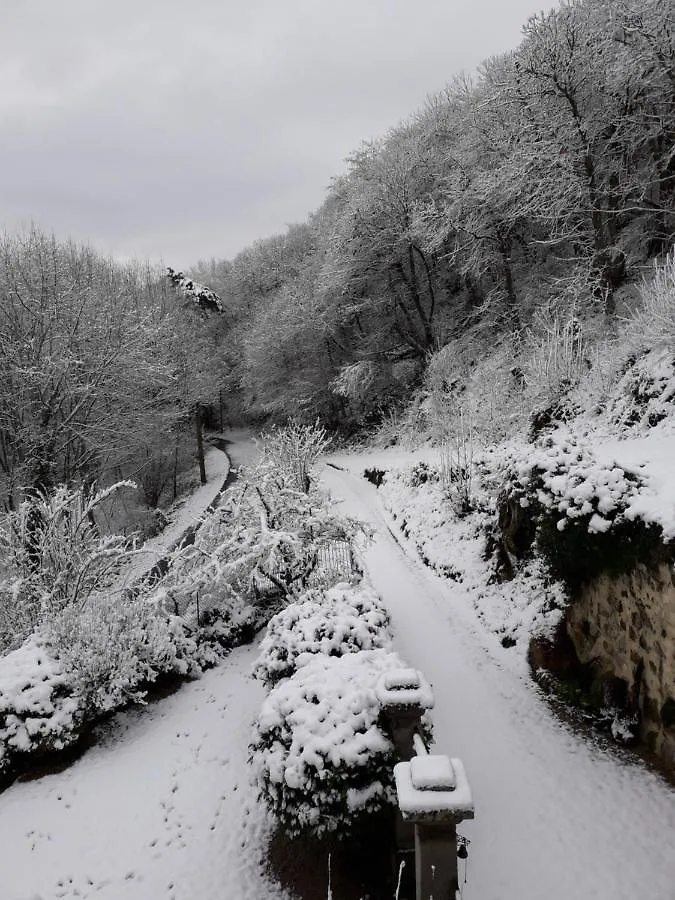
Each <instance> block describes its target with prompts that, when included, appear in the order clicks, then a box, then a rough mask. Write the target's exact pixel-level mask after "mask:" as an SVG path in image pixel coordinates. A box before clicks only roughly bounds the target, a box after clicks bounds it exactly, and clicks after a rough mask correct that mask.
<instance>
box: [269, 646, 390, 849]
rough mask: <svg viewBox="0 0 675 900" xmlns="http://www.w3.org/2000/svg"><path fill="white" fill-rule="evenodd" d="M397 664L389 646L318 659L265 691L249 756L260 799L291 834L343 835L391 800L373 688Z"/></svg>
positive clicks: (385, 744)
mask: <svg viewBox="0 0 675 900" xmlns="http://www.w3.org/2000/svg"><path fill="white" fill-rule="evenodd" d="M401 667H402V662H401V660H400V658H399V657H398V656H397V655H396V654H394V653H390V652H387V651H386V650H369V651H363V652H361V653H348V654H347V655H345V656H340V657H332V656H317V657H316V659H314V660H313V661H312V662H310V663H308V664H307V665H305V666H303V667H302V668H300V669H298V670H297V671H296V673H295V674H294V675H293V676H292V677H291V678H288V679H286V680H284V681H282V682H280V683H279V684H278V685H277V686H276V687H275V688H274V689H273V690H272V691H271V692H270V694H269V695H268V697H267V699H266V700H265V702H264V703H263V707H262V710H261V712H260V717H259V720H258V723H257V725H256V730H255V734H254V738H253V741H252V743H251V755H252V761H253V763H254V765H255V766H256V769H257V775H258V784H259V787H260V793H261V796H262V798H263V799H264V800H265V802H266V803H267V805H268V807H269V808H270V810H271V811H272V812H273V813H274V815H275V816H276V817H277V819H278V821H279V823H280V824H281V826H282V827H283V829H284V830H285V831H286V832H287V833H288V834H289V835H290V836H291V837H297V836H299V835H302V834H312V835H315V836H317V837H321V836H322V835H325V834H333V835H335V836H337V837H339V838H342V837H345V836H347V835H349V833H350V832H351V830H352V829H353V828H354V826H355V825H356V824H357V823H358V822H359V821H360V820H361V819H362V818H363V817H364V816H365V815H367V814H371V813H374V812H377V811H378V810H381V809H382V808H384V807H385V806H387V805H388V804H391V803H393V802H394V801H395V791H394V787H393V765H394V762H395V756H394V749H393V745H392V742H391V740H390V738H389V737H388V735H387V734H386V732H385V730H384V729H383V727H382V725H381V724H380V707H379V702H378V699H377V696H376V693H375V687H376V684H377V681H378V679H379V677H380V675H381V674H382V672H384V671H386V670H387V669H392V668H401Z"/></svg>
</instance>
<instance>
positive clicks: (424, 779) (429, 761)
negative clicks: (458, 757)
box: [410, 753, 457, 791]
mask: <svg viewBox="0 0 675 900" xmlns="http://www.w3.org/2000/svg"><path fill="white" fill-rule="evenodd" d="M410 783H411V784H412V786H413V787H414V788H415V790H416V791H423V790H430V791H443V790H444V791H453V790H454V789H455V788H456V787H457V777H456V775H455V770H454V768H453V766H452V763H451V762H450V757H449V756H443V755H442V754H439V753H427V754H425V755H422V756H413V758H412V759H411V760H410Z"/></svg>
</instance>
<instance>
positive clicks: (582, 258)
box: [0, 0, 675, 508]
mask: <svg viewBox="0 0 675 900" xmlns="http://www.w3.org/2000/svg"><path fill="white" fill-rule="evenodd" d="M673 11H674V10H673V3H672V0H647V2H641V3H637V2H636V0H577V2H572V3H565V4H563V5H561V6H559V7H558V8H557V9H555V10H553V11H551V12H549V13H542V14H539V15H537V16H534V17H533V18H531V19H530V20H529V21H528V22H527V23H526V24H525V26H524V28H523V38H522V41H521V43H520V45H519V46H518V47H517V48H516V49H515V50H513V51H512V52H510V53H507V54H505V55H503V56H500V57H495V58H491V59H488V60H486V61H485V62H484V63H483V64H482V66H481V67H480V70H479V72H478V73H477V74H476V76H475V77H468V76H466V77H465V76H458V77H456V78H455V79H454V80H453V81H452V82H450V83H449V84H448V86H447V87H446V88H445V89H444V90H442V91H441V92H440V93H438V94H435V95H433V96H430V97H429V99H428V102H427V103H426V104H425V106H424V108H423V109H420V110H418V111H417V112H415V113H413V114H412V115H411V116H410V118H409V119H408V120H407V121H405V122H403V123H401V124H399V125H398V126H396V127H394V128H392V130H391V131H390V132H389V133H387V134H386V135H385V136H384V137H382V139H380V140H378V141H375V142H372V143H368V144H364V145H362V146H361V147H360V148H358V149H357V150H356V151H355V152H354V153H353V154H352V155H351V156H350V157H349V158H348V160H347V165H346V169H345V171H344V172H343V173H342V174H341V175H338V176H337V177H336V178H335V179H334V181H333V182H332V184H331V185H330V187H329V189H328V190H327V193H326V196H325V199H324V201H323V203H322V204H321V206H320V207H319V208H318V209H317V210H316V211H315V212H314V213H312V214H311V215H310V216H309V217H308V219H307V220H306V221H305V222H302V223H298V224H295V225H292V226H290V227H289V228H288V230H287V231H286V233H284V234H280V235H277V236H274V237H271V238H267V239H264V240H260V241H258V242H256V243H254V244H253V245H252V246H250V247H247V248H246V249H244V250H243V251H242V252H240V253H239V254H238V255H237V256H236V257H235V258H234V259H232V260H211V261H209V262H200V263H198V264H197V265H196V266H195V267H194V268H193V270H192V271H191V272H190V273H189V277H184V278H181V276H180V274H178V275H176V273H172V270H169V272H170V276H172V277H168V278H167V277H166V273H165V272H163V271H161V270H153V269H152V268H150V267H148V266H142V265H133V266H124V265H121V264H118V263H116V262H113V261H110V260H107V259H104V258H102V257H101V256H100V255H99V254H97V253H95V252H94V251H92V250H91V249H90V248H87V247H78V246H76V245H74V244H72V243H70V242H67V241H60V240H57V239H56V238H53V237H50V236H48V235H46V234H44V233H42V232H40V231H39V230H38V229H36V228H34V229H32V230H31V231H29V232H27V233H25V234H23V235H5V236H4V237H3V238H2V241H1V242H0V296H1V297H2V303H1V304H0V359H1V360H2V368H3V373H4V375H5V377H4V378H3V380H2V383H1V384H0V481H1V485H0V490H1V492H2V497H3V502H4V504H5V505H6V506H8V507H10V508H11V506H12V505H13V504H15V503H16V501H17V500H18V499H19V498H20V497H21V494H22V492H23V491H25V490H26V489H27V490H29V491H31V490H33V491H47V492H48V491H50V490H52V489H53V488H54V487H55V486H56V485H58V484H60V483H69V484H80V485H82V484H84V485H88V484H93V483H94V482H99V483H110V482H111V481H114V480H116V479H121V478H133V479H134V480H136V481H137V482H139V483H140V485H141V486H142V489H143V491H144V494H145V498H146V500H147V502H148V504H149V505H151V506H154V505H156V504H157V503H158V501H159V498H160V496H161V495H162V493H163V492H164V495H165V496H166V495H167V494H168V495H169V496H170V495H171V494H173V496H175V494H176V491H177V480H178V477H179V473H180V472H181V471H182V470H183V469H184V468H185V467H186V466H188V465H190V464H191V459H190V454H191V453H192V447H193V444H194V439H193V437H192V435H193V434H194V431H195V425H196V426H197V430H199V428H200V424H201V420H202V418H204V416H208V414H209V411H210V414H211V415H212V416H213V422H214V424H215V423H216V422H218V423H220V420H221V419H223V415H224V418H225V420H226V421H229V422H230V423H232V422H237V421H239V422H242V421H243V422H249V423H254V424H261V423H275V422H283V421H285V420H287V419H289V418H296V419H299V420H301V421H306V422H314V421H315V420H317V419H319V420H320V421H321V423H322V424H324V425H325V426H326V427H328V428H329V429H331V430H335V431H338V432H340V433H341V434H343V435H347V436H349V435H352V434H354V433H357V432H362V433H363V432H364V431H367V430H369V429H370V430H372V429H373V428H374V427H377V426H378V425H380V424H381V423H382V422H383V421H386V420H387V417H388V416H392V415H394V416H395V415H396V414H398V413H400V412H401V410H403V409H404V408H405V407H406V406H407V407H408V408H409V409H412V410H413V411H414V410H416V409H423V408H424V402H425V398H428V397H429V396H430V394H433V393H434V391H436V393H438V392H439V390H440V392H441V393H442V394H443V393H444V394H446V395H447V394H452V393H453V391H454V392H455V393H457V392H458V391H459V390H460V389H461V382H462V379H463V378H465V377H466V376H467V373H470V371H471V369H472V367H473V366H475V363H476V360H477V359H480V358H485V357H487V355H488V353H489V354H491V355H492V356H493V357H494V359H496V360H497V362H496V363H495V366H496V368H497V369H498V371H495V372H493V377H494V378H495V379H501V382H503V383H502V384H501V387H500V389H501V391H502V394H503V393H504V392H505V391H506V392H508V391H510V392H511V393H518V391H521V390H522V389H524V388H526V387H527V385H528V383H529V384H530V385H532V384H536V383H537V382H538V381H539V380H540V377H541V366H539V365H538V364H536V361H535V363H533V362H532V359H533V353H534V355H535V356H536V352H537V348H538V347H539V346H540V345H541V342H542V341H544V342H548V344H547V346H548V350H547V352H550V351H551V342H553V344H554V345H556V346H557V344H560V345H561V346H562V347H563V350H564V349H565V347H567V351H568V357H569V359H570V361H571V363H572V364H573V365H576V366H583V365H585V366H588V365H590V362H589V360H588V359H586V358H585V357H584V354H583V353H582V352H580V348H581V347H582V344H583V341H584V329H585V330H586V331H588V330H589V329H591V330H592V329H593V328H595V332H596V333H611V332H612V330H613V329H614V328H615V327H616V326H617V320H618V317H617V302H618V301H620V303H621V304H625V302H626V300H625V298H626V296H627V295H626V293H625V292H626V285H630V284H635V283H636V282H637V281H638V280H639V278H640V277H642V275H643V274H644V272H645V270H646V269H647V268H648V267H649V266H650V261H651V260H652V259H656V260H658V259H663V257H664V255H665V254H666V253H667V251H668V249H669V248H670V246H671V245H672V242H673V237H674V235H675V208H674V207H675V94H674V87H675V67H674V61H675V42H674V40H673V21H675V17H674V16H673ZM451 65H452V61H451V60H449V66H451ZM190 278H191V279H193V280H194V283H193V281H191V280H190ZM195 283H196V286H195ZM200 283H201V284H203V285H208V288H210V289H212V290H213V291H214V292H215V295H217V298H218V297H219V298H220V300H218V299H217V302H214V301H212V300H208V301H207V302H203V301H204V297H205V296H207V297H211V298H212V297H213V295H212V294H208V291H207V294H204V289H203V288H201V287H200ZM200 291H201V294H200ZM622 292H623V293H622ZM200 297H201V299H200ZM617 298H618V300H617ZM622 308H623V307H622ZM620 311H621V310H620ZM593 323H595V324H593ZM556 346H554V347H553V350H554V351H556V352H557V350H556ZM570 348H571V349H572V351H573V352H569V351H570ZM493 394H494V391H493ZM495 396H496V395H495ZM496 406H498V403H496Z"/></svg>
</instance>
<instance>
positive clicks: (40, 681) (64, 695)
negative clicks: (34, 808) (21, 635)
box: [0, 636, 84, 773]
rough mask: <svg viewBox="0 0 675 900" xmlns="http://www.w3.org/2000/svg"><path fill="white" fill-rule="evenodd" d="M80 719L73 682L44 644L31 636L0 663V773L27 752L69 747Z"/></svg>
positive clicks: (78, 731) (9, 768) (76, 736)
mask: <svg viewBox="0 0 675 900" xmlns="http://www.w3.org/2000/svg"><path fill="white" fill-rule="evenodd" d="M83 719H84V708H83V704H82V701H81V698H80V696H79V694H78V692H77V687H76V684H75V680H74V679H73V677H72V676H70V675H68V674H66V672H65V671H64V667H63V666H62V665H61V664H60V663H59V662H57V661H56V660H55V659H54V657H53V655H52V654H51V653H50V651H49V649H48V648H47V647H46V645H45V642H44V640H42V639H41V638H38V637H35V636H34V637H31V638H29V639H28V640H27V641H26V642H25V643H24V644H22V646H21V647H18V648H17V649H16V650H13V651H12V652H11V653H8V654H7V655H6V656H4V657H2V658H0V773H6V772H9V771H11V769H12V768H13V764H14V763H15V762H16V761H17V759H18V758H20V757H22V756H25V755H27V754H29V753H46V752H49V751H52V750H62V749H64V748H65V747H68V746H69V745H71V744H73V743H74V742H75V741H76V740H77V738H78V736H79V733H80V728H81V725H82V722H83Z"/></svg>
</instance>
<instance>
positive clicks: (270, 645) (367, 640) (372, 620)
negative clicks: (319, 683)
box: [254, 585, 391, 685]
mask: <svg viewBox="0 0 675 900" xmlns="http://www.w3.org/2000/svg"><path fill="white" fill-rule="evenodd" d="M388 624H389V616H388V614H387V611H386V610H385V609H384V607H382V606H381V605H380V603H379V602H378V598H377V597H376V595H375V594H373V593H372V592H370V591H366V590H364V588H362V587H361V586H358V587H351V586H349V585H338V586H336V587H335V588H333V589H332V590H329V591H310V592H308V593H306V594H303V595H302V596H301V597H300V598H299V599H298V601H297V602H296V603H291V604H290V605H289V606H287V607H286V608H285V609H284V610H282V611H281V612H279V613H277V614H276V615H275V616H273V617H272V619H270V622H269V624H268V626H267V634H266V635H265V637H264V638H263V640H262V642H261V644H260V654H259V656H258V660H257V662H256V665H255V668H254V675H255V676H256V678H259V679H260V680H261V681H263V682H265V684H267V685H272V684H275V683H276V682H278V681H279V680H281V679H282V678H287V677H288V676H289V675H292V674H293V672H294V671H295V670H296V669H297V668H298V667H300V666H302V665H305V664H307V663H308V662H309V661H311V660H312V659H313V658H314V657H315V656H316V655H317V654H324V655H326V656H344V655H345V654H346V653H358V652H359V651H360V650H374V649H377V648H382V647H387V646H389V644H390V643H391V636H390V634H389V630H388Z"/></svg>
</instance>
